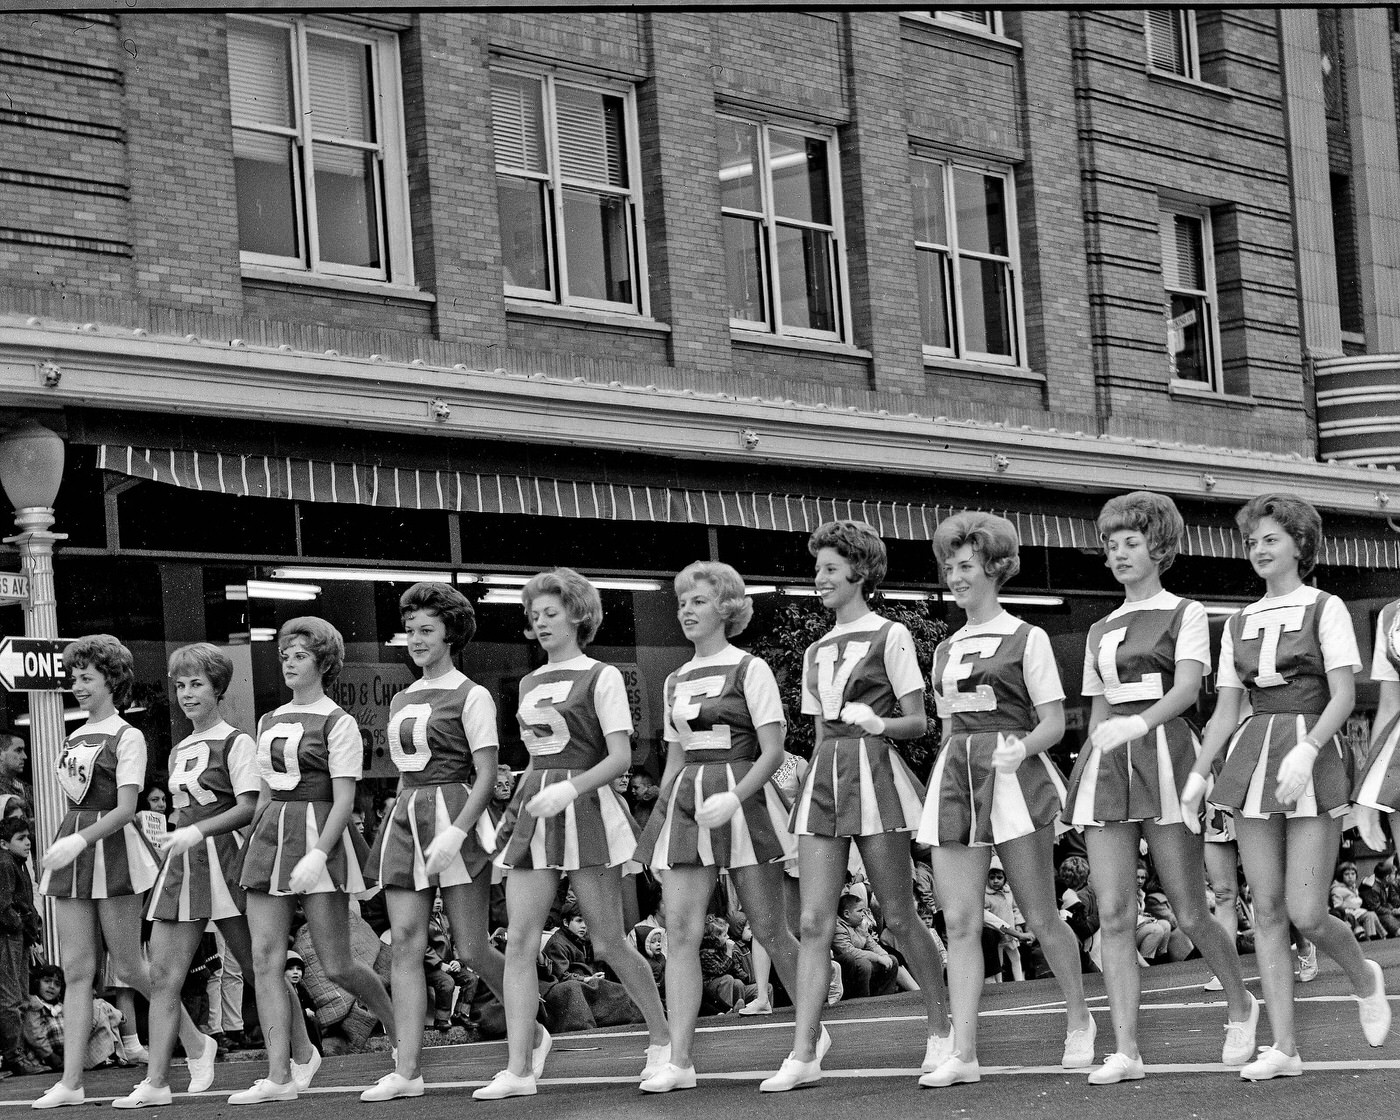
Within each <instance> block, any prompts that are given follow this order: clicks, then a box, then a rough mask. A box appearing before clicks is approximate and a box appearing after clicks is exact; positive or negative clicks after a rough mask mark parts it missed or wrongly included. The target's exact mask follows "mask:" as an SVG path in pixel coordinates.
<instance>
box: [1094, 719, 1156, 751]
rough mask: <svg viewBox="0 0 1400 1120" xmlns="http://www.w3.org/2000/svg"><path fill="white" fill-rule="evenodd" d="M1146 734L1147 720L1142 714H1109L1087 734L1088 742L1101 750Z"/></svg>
mask: <svg viewBox="0 0 1400 1120" xmlns="http://www.w3.org/2000/svg"><path fill="white" fill-rule="evenodd" d="M1146 734H1147V720H1145V719H1143V718H1142V716H1110V717H1109V718H1108V719H1106V720H1104V721H1103V722H1102V723H1101V724H1099V725H1098V726H1097V727H1096V728H1094V732H1093V734H1092V735H1090V736H1089V742H1090V743H1091V744H1093V745H1094V746H1096V747H1098V749H1099V750H1101V751H1111V750H1112V749H1113V748H1114V747H1121V746H1122V745H1123V744H1124V743H1127V742H1129V741H1131V740H1133V739H1141V738H1142V737H1143V736H1144V735H1146Z"/></svg>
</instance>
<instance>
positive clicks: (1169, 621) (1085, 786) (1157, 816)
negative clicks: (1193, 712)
mask: <svg viewBox="0 0 1400 1120" xmlns="http://www.w3.org/2000/svg"><path fill="white" fill-rule="evenodd" d="M1181 661H1195V662H1198V663H1199V664H1200V665H1202V666H1203V667H1204V669H1205V671H1206V672H1209V671H1210V623H1209V622H1208V621H1207V619H1206V612H1205V608H1204V607H1202V606H1201V605H1200V604H1199V603H1194V602H1192V601H1190V600H1189V599H1182V598H1180V597H1178V596H1176V595H1173V594H1171V593H1170V592H1169V591H1159V592H1158V593H1157V594H1156V595H1154V596H1152V598H1150V599H1145V600H1142V601H1141V602H1133V603H1124V604H1123V605H1122V606H1121V607H1119V608H1118V609H1117V610H1115V611H1114V612H1113V613H1112V614H1110V615H1108V616H1107V617H1106V618H1103V619H1100V620H1099V621H1098V622H1096V623H1094V625H1093V626H1091V627H1090V628H1089V638H1088V642H1087V644H1086V648H1085V654H1084V688H1083V694H1084V695H1085V696H1102V697H1103V698H1104V700H1106V701H1107V702H1108V706H1109V708H1108V717H1109V718H1113V717H1115V716H1134V715H1141V714H1142V713H1143V712H1145V711H1147V709H1148V708H1150V707H1152V705H1153V704H1155V703H1157V701H1159V700H1161V699H1162V698H1163V697H1164V696H1166V694H1167V693H1168V692H1170V691H1171V689H1172V687H1173V685H1174V684H1175V680H1176V666H1177V663H1178V662H1181ZM1200 751H1201V742H1200V739H1199V738H1197V736H1196V731H1195V729H1194V728H1193V727H1192V726H1191V724H1190V723H1188V722H1187V721H1186V720H1185V719H1183V718H1182V717H1181V716H1175V717H1173V718H1172V719H1169V720H1167V722H1166V723H1164V724H1161V725H1160V726H1158V727H1154V728H1152V729H1150V730H1149V731H1148V733H1147V735H1146V737H1145V738H1141V739H1131V740H1129V741H1128V742H1127V743H1124V744H1122V745H1121V746H1117V747H1114V748H1113V749H1112V750H1107V751H1103V750H1099V748H1097V747H1095V746H1092V745H1089V746H1087V747H1086V748H1085V750H1084V751H1083V752H1082V753H1081V754H1080V756H1079V759H1078V761H1077V762H1076V763H1075V766H1074V771H1073V772H1072V773H1071V774H1070V778H1069V789H1068V792H1067V794H1066V809H1065V813H1064V817H1065V821H1066V823H1068V824H1072V825H1097V824H1105V823H1107V822H1109V821H1156V822H1158V823H1159V824H1184V825H1186V827H1187V828H1189V829H1190V830H1191V831H1192V832H1198V831H1200V822H1199V821H1198V820H1197V819H1196V818H1195V817H1193V818H1192V819H1191V820H1186V819H1185V818H1184V817H1183V816H1182V813H1181V787H1182V786H1183V785H1184V784H1185V783H1186V777H1187V775H1188V774H1190V773H1191V767H1192V766H1194V765H1195V764H1196V758H1197V756H1198V755H1199V754H1200Z"/></svg>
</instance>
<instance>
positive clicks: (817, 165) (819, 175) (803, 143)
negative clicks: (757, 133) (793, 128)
mask: <svg viewBox="0 0 1400 1120" xmlns="http://www.w3.org/2000/svg"><path fill="white" fill-rule="evenodd" d="M768 168H769V171H770V173H771V175H772V178H773V213H775V214H777V215H778V216H779V217H783V218H796V219H798V220H799V221H803V222H820V223H822V224H823V225H830V224H831V187H830V183H829V181H828V173H827V162H826V141H824V140H814V139H812V138H811V137H809V136H799V135H798V134H797V133H795V132H784V131H783V130H782V129H778V128H772V129H769V130H768Z"/></svg>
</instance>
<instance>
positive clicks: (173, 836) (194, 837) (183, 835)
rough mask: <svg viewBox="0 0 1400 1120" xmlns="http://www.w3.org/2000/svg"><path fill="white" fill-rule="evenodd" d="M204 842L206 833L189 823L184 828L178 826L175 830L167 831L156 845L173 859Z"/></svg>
mask: <svg viewBox="0 0 1400 1120" xmlns="http://www.w3.org/2000/svg"><path fill="white" fill-rule="evenodd" d="M203 843H204V833H202V832H200V831H199V829H198V828H197V827H196V826H194V825H192V824H187V825H185V827H184V828H177V829H176V830H175V831H174V832H167V833H166V834H165V835H164V836H162V837H160V839H158V840H157V841H156V847H157V848H159V849H160V850H161V851H162V852H164V853H165V854H166V855H167V856H169V857H171V858H172V859H173V858H174V857H175V856H182V855H184V854H185V853H186V852H190V851H193V850H194V849H195V848H197V847H199V846H200V845H201V844H203Z"/></svg>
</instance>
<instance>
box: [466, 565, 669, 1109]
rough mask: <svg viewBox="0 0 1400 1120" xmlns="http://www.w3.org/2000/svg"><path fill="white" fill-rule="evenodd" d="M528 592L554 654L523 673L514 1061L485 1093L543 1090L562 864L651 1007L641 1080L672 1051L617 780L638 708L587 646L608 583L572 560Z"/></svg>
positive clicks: (627, 979) (543, 641)
mask: <svg viewBox="0 0 1400 1120" xmlns="http://www.w3.org/2000/svg"><path fill="white" fill-rule="evenodd" d="M520 600H521V603H522V604H523V605H524V607H525V617H526V620H527V622H528V624H529V631H528V632H529V633H530V635H531V636H532V637H533V638H534V639H535V640H536V641H538V642H539V643H540V648H541V649H542V650H544V652H545V656H546V657H547V658H548V663H547V664H545V665H543V666H541V667H540V668H539V669H536V670H535V671H534V672H533V673H529V674H527V675H526V676H525V678H524V679H523V680H522V681H521V682H520V707H519V710H518V712H517V719H518V720H519V722H520V733H521V737H522V738H523V739H524V741H525V747H526V749H527V750H528V751H529V752H530V765H529V766H528V767H526V769H525V772H524V773H523V774H522V775H521V776H520V783H519V785H518V786H517V787H516V790H515V796H514V798H512V800H511V804H510V808H509V809H508V810H507V811H506V815H505V817H504V818H503V820H502V822H501V827H500V839H498V841H497V851H498V855H497V857H496V862H497V864H498V865H499V866H500V867H502V868H505V869H507V870H508V871H509V872H510V874H509V875H507V876H506V906H507V909H508V911H509V913H510V924H509V927H508V932H507V936H506V965H505V1001H504V1002H505V1010H506V1037H507V1041H508V1043H509V1047H510V1064H509V1065H508V1066H507V1068H505V1069H503V1070H501V1072H500V1073H498V1074H496V1076H495V1078H494V1079H492V1081H491V1082H490V1083H489V1084H487V1085H485V1086H483V1087H482V1088H480V1089H478V1090H476V1092H474V1093H473V1094H472V1096H473V1097H475V1098H476V1099H477V1100H499V1099H501V1098H503V1097H523V1096H533V1095H534V1093H535V1091H536V1090H535V1079H536V1076H537V1074H536V1073H535V1070H536V1068H538V1067H541V1066H543V1057H542V1055H540V1054H539V1053H538V1047H537V1046H536V1044H535V1040H536V1037H537V1036H536V1033H535V1015H536V1014H537V1012H538V1010H539V998H540V995H539V978H538V976H537V974H536V972H535V960H536V958H537V957H538V956H539V951H540V935H541V934H542V933H543V932H544V923H545V919H546V918H547V917H548V916H549V909H550V906H551V905H552V903H553V901H554V896H555V892H556V890H557V889H558V886H559V876H560V875H561V874H567V875H568V877H569V886H570V887H571V888H572V889H573V892H574V895H575V896H576V897H577V899H578V904H579V909H580V911H581V912H582V914H583V917H584V919H585V920H586V921H587V923H588V932H589V934H590V936H591V938H592V941H593V947H594V949H595V951H596V952H597V955H598V958H599V959H600V960H603V961H606V962H607V963H608V965H609V966H610V967H611V968H612V970H613V972H614V973H616V975H617V978H618V979H619V980H620V981H622V985H623V987H624V988H625V989H626V990H627V994H628V995H629V996H631V998H632V1002H633V1003H635V1004H636V1005H637V1007H638V1008H640V1009H641V1012H642V1015H643V1017H644V1018H645V1019H646V1023H647V1032H648V1035H649V1037H650V1045H648V1046H647V1056H646V1067H645V1068H644V1069H643V1070H642V1075H641V1078H640V1080H643V1081H645V1080H646V1079H647V1078H649V1077H653V1076H655V1075H656V1074H657V1073H660V1072H661V1070H662V1068H663V1067H664V1066H665V1065H666V1063H667V1062H669V1061H670V1060H671V1045H670V1034H669V1032H668V1029H667V1025H666V1011H665V1009H664V1008H663V1007H662V1005H661V997H660V995H658V994H657V991H656V981H655V980H654V979H653V978H652V974H651V968H650V966H649V965H648V964H647V962H646V961H645V960H643V959H642V956H641V954H640V953H638V952H637V949H636V946H635V945H634V944H633V941H632V938H630V937H629V936H627V934H626V932H625V931H624V930H623V925H622V865H623V864H625V863H626V862H627V861H628V860H629V859H631V858H632V854H633V852H634V851H635V850H636V846H637V826H636V824H635V823H634V822H633V820H632V815H631V814H630V813H628V811H627V806H626V804H625V803H624V802H623V800H622V798H621V797H619V796H618V795H617V793H616V791H614V789H613V788H612V782H613V779H615V778H617V777H618V776H619V775H621V774H622V773H623V772H624V771H626V769H627V766H628V764H629V763H630V762H631V759H632V745H631V734H632V716H631V711H630V709H629V707H628V703H627V690H626V686H625V685H624V684H623V683H622V674H621V673H619V672H618V670H617V667H616V666H613V665H605V664H603V663H602V662H600V661H595V660H594V659H593V658H591V657H588V656H586V655H585V654H584V652H583V647H584V646H586V645H587V644H588V643H589V642H590V641H592V640H593V636H594V635H595V634H596V633H597V632H598V626H599V625H600V624H601V623H602V621H603V604H602V601H601V600H600V599H599V598H598V590H597V588H595V587H594V586H593V585H592V584H591V583H589V582H588V580H586V579H584V578H583V576H581V575H579V574H578V573H577V572H575V571H573V570H572V569H570V568H556V569H555V570H554V571H552V572H544V573H542V574H540V575H537V576H535V577H534V578H533V579H531V580H530V582H529V583H527V584H526V585H525V587H524V589H523V590H522V591H521V593H520ZM532 1051H533V1053H532Z"/></svg>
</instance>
